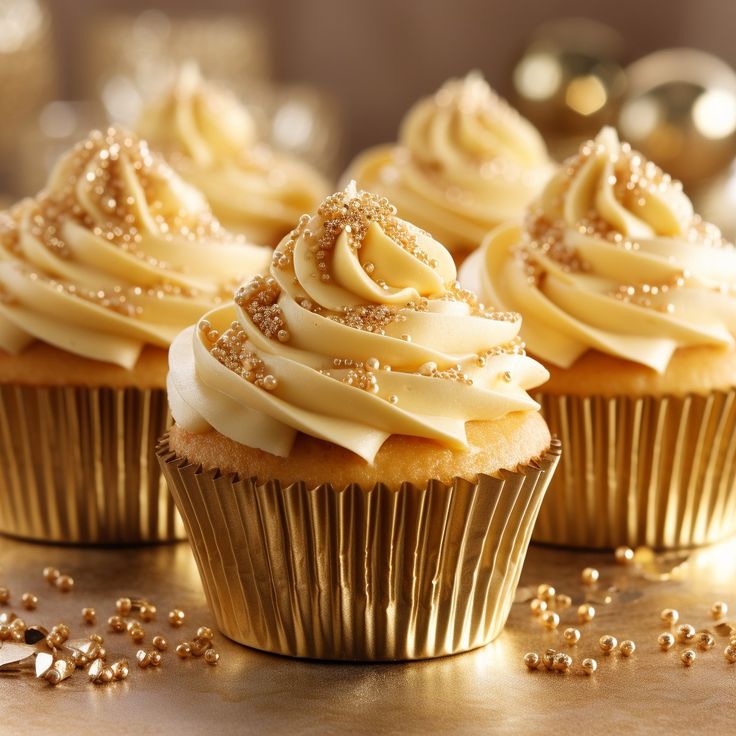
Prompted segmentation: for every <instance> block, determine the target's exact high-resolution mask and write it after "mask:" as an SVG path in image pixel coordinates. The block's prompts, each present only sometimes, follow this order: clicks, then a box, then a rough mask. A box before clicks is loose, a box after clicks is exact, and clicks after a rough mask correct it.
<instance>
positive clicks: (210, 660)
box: [204, 649, 220, 665]
mask: <svg viewBox="0 0 736 736" xmlns="http://www.w3.org/2000/svg"><path fill="white" fill-rule="evenodd" d="M219 659H220V653H219V652H218V651H217V650H216V649H208V650H207V651H206V652H205V653H204V661H205V662H207V664H211V665H215V664H217V662H218V661H219Z"/></svg>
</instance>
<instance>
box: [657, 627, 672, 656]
mask: <svg viewBox="0 0 736 736" xmlns="http://www.w3.org/2000/svg"><path fill="white" fill-rule="evenodd" d="M657 643H658V644H659V648H660V649H661V650H662V651H663V652H666V651H667V650H668V649H672V647H673V646H675V637H674V634H671V633H670V632H669V631H663V632H662V633H661V634H660V635H659V636H658V637H657Z"/></svg>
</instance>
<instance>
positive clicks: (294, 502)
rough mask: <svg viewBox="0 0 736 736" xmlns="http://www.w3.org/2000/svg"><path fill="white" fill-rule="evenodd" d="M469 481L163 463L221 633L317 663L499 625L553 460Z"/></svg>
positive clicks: (552, 453)
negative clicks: (294, 478) (322, 478)
mask: <svg viewBox="0 0 736 736" xmlns="http://www.w3.org/2000/svg"><path fill="white" fill-rule="evenodd" d="M559 454H560V446H559V443H557V442H555V443H554V444H553V445H552V447H551V448H550V450H549V451H548V452H547V453H546V454H545V456H544V457H543V458H541V459H540V460H539V461H537V462H534V463H532V464H530V465H526V466H523V467H521V468H519V469H517V470H516V471H515V472H506V471H504V472H502V473H501V474H499V476H498V477H491V476H486V475H483V476H480V477H479V479H478V482H477V483H470V482H468V481H465V480H462V479H459V478H456V479H455V480H454V482H453V483H452V484H450V485H445V484H442V483H440V482H438V481H430V482H429V483H428V484H427V486H426V487H416V486H414V485H411V484H409V483H404V484H403V485H402V486H401V488H400V490H398V491H395V490H390V489H389V488H387V487H386V486H384V485H380V484H378V485H376V486H375V487H374V488H372V489H370V490H364V489H362V488H361V487H360V486H357V485H351V486H348V487H346V488H345V489H343V490H335V489H333V488H332V487H331V486H329V485H321V486H319V487H317V488H309V487H307V486H306V484H305V483H303V482H299V483H294V484H292V485H289V486H284V487H282V486H281V485H280V484H279V482H278V481H270V482H267V483H264V484H260V485H259V484H257V483H256V482H255V480H254V479H248V478H240V477H238V476H237V475H225V474H222V473H220V472H219V471H216V470H209V471H206V470H203V469H202V467H201V466H199V465H194V464H191V463H189V462H188V461H187V460H186V459H184V458H181V457H177V455H176V454H175V453H174V452H172V451H171V450H170V448H169V445H168V441H167V438H166V437H164V438H163V439H162V442H161V445H160V447H159V451H158V455H159V460H160V462H161V466H162V468H163V470H164V474H165V475H166V479H167V481H168V483H169V488H170V490H171V492H172V493H173V495H174V498H175V499H176V503H177V506H178V508H179V510H180V512H181V514H182V517H183V518H184V524H185V526H186V529H187V534H188V536H189V540H190V543H191V545H192V549H193V550H194V556H195V558H196V561H197V565H198V567H199V573H200V576H201V578H202V582H203V584H204V589H205V592H206V595H207V599H208V602H209V605H210V608H211V610H212V612H213V613H214V615H215V618H216V621H217V625H218V627H219V628H220V630H221V631H222V632H223V633H224V634H225V635H227V636H228V637H230V638H231V639H234V640H235V641H238V642H240V643H241V644H245V645H247V646H250V647H254V648H256V649H261V650H265V651H268V652H274V653H277V654H285V655H290V656H295V657H308V658H315V659H331V660H354V661H379V660H411V659H425V658H430V657H439V656H443V655H447V654H455V653H457V652H463V651H467V650H470V649H474V648H476V647H480V646H483V645H484V644H487V643H488V642H490V641H491V640H492V639H494V638H495V637H496V636H497V635H498V634H499V633H500V631H501V629H502V628H503V626H504V624H505V622H506V618H507V616H508V613H509V609H510V607H511V604H512V602H513V597H514V593H515V591H516V587H517V584H518V580H519V574H520V572H521V567H522V564H523V562H524V557H525V555H526V551H527V548H528V546H529V540H530V538H531V532H532V527H533V526H534V522H535V520H536V517H537V513H538V511H539V506H540V504H541V501H542V497H543V496H544V493H545V490H546V489H547V485H548V484H549V480H550V477H551V476H552V474H553V472H554V469H555V467H556V465H557V461H558V459H559Z"/></svg>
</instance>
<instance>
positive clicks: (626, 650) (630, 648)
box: [619, 639, 636, 657]
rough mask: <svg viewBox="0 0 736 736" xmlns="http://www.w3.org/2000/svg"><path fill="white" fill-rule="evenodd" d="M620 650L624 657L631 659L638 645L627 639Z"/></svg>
mask: <svg viewBox="0 0 736 736" xmlns="http://www.w3.org/2000/svg"><path fill="white" fill-rule="evenodd" d="M619 649H620V651H621V654H622V655H623V656H624V657H630V656H631V655H632V654H633V653H634V652H635V651H636V644H635V643H634V642H633V641H631V639H625V640H624V641H622V642H621V646H620V647H619Z"/></svg>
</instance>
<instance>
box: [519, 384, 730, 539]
mask: <svg viewBox="0 0 736 736" xmlns="http://www.w3.org/2000/svg"><path fill="white" fill-rule="evenodd" d="M536 398H537V400H538V401H539V402H540V403H541V404H542V414H543V416H544V418H545V419H546V420H547V424H548V425H549V427H550V431H551V432H552V433H553V434H555V435H557V436H558V437H559V438H560V439H561V441H562V443H563V445H564V446H565V454H564V457H563V458H562V460H561V461H560V466H559V468H558V470H557V473H556V475H555V477H554V479H553V480H552V482H551V484H550V488H549V492H548V494H547V496H546V498H545V501H544V503H543V504H542V509H541V511H540V514H539V519H538V521H537V526H536V528H535V530H534V536H533V539H534V541H536V542H546V543H552V544H560V545H567V546H576V547H591V548H613V547H616V546H618V545H628V546H632V547H635V546H639V545H647V546H650V547H654V548H657V549H677V548H686V547H694V546H699V545H705V544H710V543H713V542H717V541H720V540H722V539H724V538H726V537H728V536H730V535H732V534H736V477H735V476H736V391H734V390H731V391H725V392H724V391H715V392H712V393H710V394H708V395H703V396H700V395H696V394H689V395H686V396H683V397H675V396H664V397H653V396H645V397H638V398H637V397H621V396H616V397H608V398H606V397H602V396H592V397H579V396H570V395H561V396H554V395H546V394H541V395H540V396H537V397H536Z"/></svg>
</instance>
